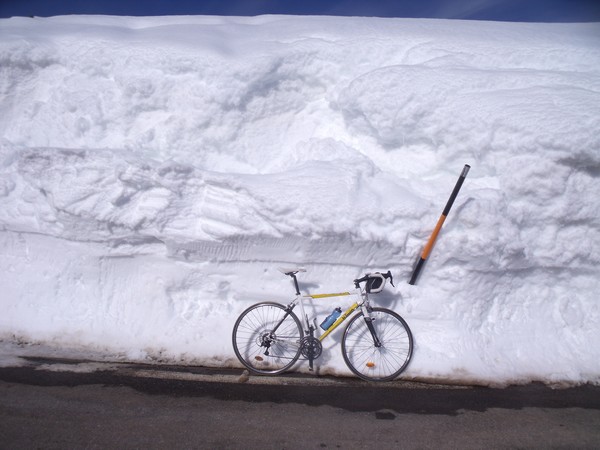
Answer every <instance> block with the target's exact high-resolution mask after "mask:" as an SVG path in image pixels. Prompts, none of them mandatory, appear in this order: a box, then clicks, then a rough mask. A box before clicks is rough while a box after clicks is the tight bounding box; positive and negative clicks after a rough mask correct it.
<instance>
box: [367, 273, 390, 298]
mask: <svg viewBox="0 0 600 450" xmlns="http://www.w3.org/2000/svg"><path fill="white" fill-rule="evenodd" d="M367 276H368V277H369V279H368V280H367V284H366V285H365V289H366V291H367V294H377V293H379V292H381V291H383V288H384V287H385V277H384V276H383V275H382V274H380V273H379V272H373V273H368V274H367Z"/></svg>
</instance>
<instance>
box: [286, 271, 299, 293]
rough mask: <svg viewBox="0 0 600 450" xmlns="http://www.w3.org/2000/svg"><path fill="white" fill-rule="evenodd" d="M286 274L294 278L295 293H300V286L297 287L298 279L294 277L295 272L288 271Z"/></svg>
mask: <svg viewBox="0 0 600 450" xmlns="http://www.w3.org/2000/svg"><path fill="white" fill-rule="evenodd" d="M288 275H289V276H290V277H292V278H293V279H294V287H295V288H296V295H300V288H299V287H298V279H297V278H296V274H295V273H293V272H292V273H289V274H288Z"/></svg>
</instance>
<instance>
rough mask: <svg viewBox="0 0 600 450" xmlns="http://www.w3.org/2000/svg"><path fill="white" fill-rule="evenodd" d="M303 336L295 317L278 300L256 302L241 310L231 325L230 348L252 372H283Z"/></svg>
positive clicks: (297, 349) (291, 361)
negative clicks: (231, 341)
mask: <svg viewBox="0 0 600 450" xmlns="http://www.w3.org/2000/svg"><path fill="white" fill-rule="evenodd" d="M303 336H304V332H303V331H302V326H301V325H300V321H299V320H298V317H297V316H296V315H295V314H294V313H293V312H292V311H288V310H287V308H286V307H285V306H283V305H280V304H279V303H270V302H265V303H258V304H256V305H253V306H251V307H250V308H248V309H247V310H245V311H244V312H243V313H242V314H241V315H240V317H239V318H238V319H237V321H236V322H235V326H234V327H233V350H234V351H235V354H236V356H237V357H238V359H239V360H240V362H241V363H242V364H243V365H244V366H246V367H247V368H248V370H250V371H251V372H254V373H256V374H262V375H265V374H268V375H276V374H278V373H282V372H285V371H286V370H288V369H289V368H290V367H292V366H293V365H294V363H295V362H296V361H297V360H298V358H299V357H300V343H301V341H302V338H303Z"/></svg>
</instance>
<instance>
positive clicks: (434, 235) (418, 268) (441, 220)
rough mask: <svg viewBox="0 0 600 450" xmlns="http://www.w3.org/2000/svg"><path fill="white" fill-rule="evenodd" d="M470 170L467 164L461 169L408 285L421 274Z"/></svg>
mask: <svg viewBox="0 0 600 450" xmlns="http://www.w3.org/2000/svg"><path fill="white" fill-rule="evenodd" d="M470 168H471V166H470V165H468V164H465V167H463V170H462V172H461V174H460V176H459V177H458V181H457V182H456V185H455V186H454V190H453V191H452V194H450V198H449V199H448V203H446V207H445V208H444V211H443V212H442V215H441V216H440V218H439V219H438V221H437V224H436V225H435V228H434V229H433V233H431V236H430V237H429V241H427V245H426V246H425V248H424V249H423V252H422V253H421V258H420V259H419V261H417V265H416V266H415V269H414V270H413V273H412V276H411V277H410V281H409V282H408V284H415V283H416V281H417V278H419V273H421V269H422V268H423V265H424V264H425V261H427V258H428V257H429V253H431V249H432V248H433V244H434V243H435V240H436V239H437V236H438V234H439V232H440V230H441V229H442V225H443V224H444V221H445V220H446V216H448V213H449V212H450V208H452V204H453V203H454V200H455V199H456V196H457V195H458V191H460V188H461V187H462V185H463V183H464V181H465V178H466V177H467V174H468V173H469V169H470Z"/></svg>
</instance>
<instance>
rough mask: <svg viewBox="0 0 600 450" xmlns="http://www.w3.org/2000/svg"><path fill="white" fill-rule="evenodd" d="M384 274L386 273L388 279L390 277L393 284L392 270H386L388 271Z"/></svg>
mask: <svg viewBox="0 0 600 450" xmlns="http://www.w3.org/2000/svg"><path fill="white" fill-rule="evenodd" d="M385 275H386V278H389V279H390V284H391V285H392V286H394V277H392V272H391V270H388V271H387V273H386V274H385ZM394 287H396V286H394Z"/></svg>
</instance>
